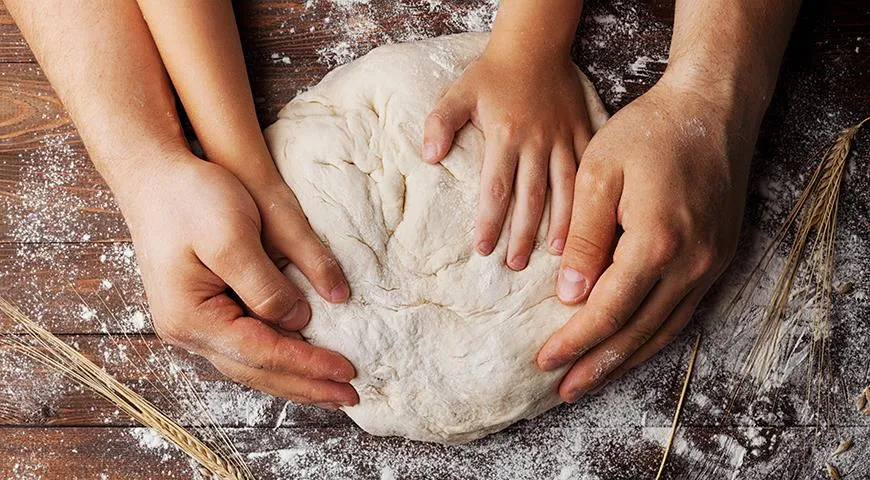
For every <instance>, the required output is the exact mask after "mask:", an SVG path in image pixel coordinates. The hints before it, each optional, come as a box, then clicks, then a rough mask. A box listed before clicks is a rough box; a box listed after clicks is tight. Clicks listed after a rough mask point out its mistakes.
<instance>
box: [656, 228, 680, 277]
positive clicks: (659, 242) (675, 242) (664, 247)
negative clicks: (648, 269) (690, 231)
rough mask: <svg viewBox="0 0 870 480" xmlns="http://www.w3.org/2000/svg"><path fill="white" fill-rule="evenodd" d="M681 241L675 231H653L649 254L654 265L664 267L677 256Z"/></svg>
mask: <svg viewBox="0 0 870 480" xmlns="http://www.w3.org/2000/svg"><path fill="white" fill-rule="evenodd" d="M681 244H682V239H681V237H680V234H679V232H678V231H677V229H674V228H670V227H660V228H658V229H657V230H655V231H654V233H653V236H652V241H651V242H650V245H649V248H650V250H649V254H650V256H651V259H652V261H653V263H654V264H656V265H658V266H660V267H664V266H666V265H668V264H669V263H671V262H672V261H673V260H674V259H675V258H676V257H677V255H678V254H679V252H680V246H681Z"/></svg>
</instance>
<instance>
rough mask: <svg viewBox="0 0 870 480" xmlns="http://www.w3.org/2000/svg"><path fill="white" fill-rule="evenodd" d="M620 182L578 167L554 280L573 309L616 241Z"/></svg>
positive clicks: (599, 274)
mask: <svg viewBox="0 0 870 480" xmlns="http://www.w3.org/2000/svg"><path fill="white" fill-rule="evenodd" d="M621 183H622V182H621V180H618V181H617V179H616V178H613V177H612V174H609V173H607V172H606V171H604V170H602V169H596V170H595V171H593V170H591V169H589V168H584V164H583V163H581V164H580V170H579V172H578V173H577V180H576V182H575V185H574V206H573V211H572V213H571V226H570V228H569V229H568V237H567V239H566V242H565V250H564V252H563V253H562V265H561V267H560V268H559V276H558V279H557V280H556V294H557V295H558V296H559V300H561V301H562V302H563V303H566V304H569V305H573V304H576V303H579V302H581V301H583V300H585V299H586V297H587V296H588V295H589V292H590V291H591V290H592V286H593V285H594V284H595V282H596V281H597V280H598V277H599V276H601V273H602V272H604V270H605V268H607V265H608V264H609V263H610V258H611V255H612V251H613V245H614V243H615V240H616V227H617V218H616V210H617V207H618V204H619V192H620V190H621V189H622V186H621Z"/></svg>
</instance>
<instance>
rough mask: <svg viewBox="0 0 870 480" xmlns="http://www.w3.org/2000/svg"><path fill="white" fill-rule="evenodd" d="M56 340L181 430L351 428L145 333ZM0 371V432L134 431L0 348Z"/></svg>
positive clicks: (95, 400) (86, 393) (67, 383)
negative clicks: (205, 426)
mask: <svg viewBox="0 0 870 480" xmlns="http://www.w3.org/2000/svg"><path fill="white" fill-rule="evenodd" d="M61 338H62V339H63V341H65V342H67V343H68V344H69V345H72V346H74V347H75V348H76V349H77V350H78V351H79V352H81V353H82V354H84V355H85V356H87V357H88V358H90V359H91V360H92V361H94V362H95V363H96V364H97V365H99V366H101V367H102V368H104V369H105V370H106V372H107V373H109V374H110V375H112V376H114V377H115V378H116V379H117V380H119V381H121V382H123V383H125V384H126V385H128V386H130V387H131V388H133V389H134V390H135V391H136V392H138V393H139V394H141V395H142V396H143V397H145V398H146V399H148V400H149V401H151V402H152V403H154V404H155V405H156V406H157V407H158V408H160V409H161V411H163V412H164V413H166V414H167V415H168V416H169V417H170V418H173V419H175V420H176V421H177V422H179V423H180V424H183V425H193V426H196V425H200V424H201V422H203V421H204V419H205V418H206V415H210V416H211V418H213V420H214V422H216V423H217V424H219V425H222V426H225V427H263V428H271V427H273V426H275V425H276V422H277V421H278V418H279V417H281V418H283V421H282V422H281V424H282V425H284V426H318V425H319V426H350V425H351V422H350V420H349V419H347V417H345V416H344V415H343V414H341V413H336V412H329V411H326V410H322V409H319V408H316V407H309V406H303V405H295V404H287V402H286V401H285V400H283V399H280V398H276V397H272V396H270V395H267V394H264V393H261V392H257V391H254V390H251V389H249V388H246V387H244V386H242V385H238V384H235V383H233V382H231V381H230V380H228V379H227V378H225V377H224V376H223V375H221V374H220V373H219V372H218V371H217V370H215V369H214V368H213V367H211V365H210V364H209V363H208V362H207V361H206V360H205V359H203V358H202V357H199V356H196V355H193V354H190V353H187V352H186V351H184V350H183V349H176V348H172V347H169V346H166V347H165V346H164V345H162V344H161V342H160V341H159V340H158V339H157V338H156V337H155V336H153V335H150V334H146V335H138V334H130V335H112V336H106V335H84V336H83V335H63V336H61ZM0 367H2V368H0V427H2V426H20V427H21V426H28V427H32V426H135V425H137V423H136V422H135V421H134V420H133V419H132V418H130V417H128V416H127V415H126V414H124V413H122V412H119V411H118V409H117V407H116V406H115V405H114V404H112V403H110V402H108V401H107V400H105V399H103V398H102V397H100V396H99V395H97V394H96V393H94V392H92V391H91V390H89V389H86V388H83V386H82V385H81V384H79V383H77V382H75V381H73V380H71V379H68V378H66V377H64V376H63V375H62V374H60V373H59V372H57V371H56V370H53V369H50V368H48V367H45V366H43V365H41V364H39V363H36V362H35V361H33V360H30V359H28V358H26V357H24V356H23V355H22V354H21V353H20V352H17V351H15V350H14V349H12V348H11V347H9V346H7V345H4V344H3V343H2V342H0ZM197 398H199V399H201V403H200V402H198V401H197V400H196V399H197ZM285 404H287V405H286V406H285ZM282 411H283V414H282V413H281V412H282Z"/></svg>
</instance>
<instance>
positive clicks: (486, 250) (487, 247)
mask: <svg viewBox="0 0 870 480" xmlns="http://www.w3.org/2000/svg"><path fill="white" fill-rule="evenodd" d="M492 249H493V246H492V243H491V242H487V241H482V242H480V243H478V244H477V251H478V252H480V254H481V255H484V256H486V255H489V254H490V253H492Z"/></svg>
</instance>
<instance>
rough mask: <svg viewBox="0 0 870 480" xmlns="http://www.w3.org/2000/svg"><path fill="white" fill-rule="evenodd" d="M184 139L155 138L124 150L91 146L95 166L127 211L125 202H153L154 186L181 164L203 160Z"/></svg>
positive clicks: (128, 203) (130, 203)
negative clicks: (164, 139) (152, 140)
mask: <svg viewBox="0 0 870 480" xmlns="http://www.w3.org/2000/svg"><path fill="white" fill-rule="evenodd" d="M183 142H184V140H183V139H179V140H177V141H168V140H166V141H154V142H147V143H145V144H141V145H137V146H135V147H132V148H131V149H130V150H129V151H125V152H124V153H120V152H116V151H114V149H92V151H91V158H92V159H93V162H94V165H95V166H96V168H97V170H98V171H99V172H100V175H102V177H103V179H104V180H105V181H106V183H107V184H108V185H109V188H110V189H111V190H112V193H113V195H114V197H115V199H116V201H117V202H118V205H119V206H120V207H121V210H122V211H124V212H126V207H127V206H128V205H135V204H137V203H138V202H142V201H145V202H153V201H154V200H153V199H154V195H153V194H154V193H155V192H154V191H153V190H154V188H155V186H156V185H159V184H161V183H165V182H163V179H165V178H166V177H167V176H171V175H173V173H172V172H173V171H175V169H176V168H177V167H178V166H179V165H181V164H183V163H191V162H202V161H203V160H201V159H199V158H197V157H196V156H195V155H193V154H192V153H191V152H190V150H188V148H187V145H186V144H185V143H183Z"/></svg>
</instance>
